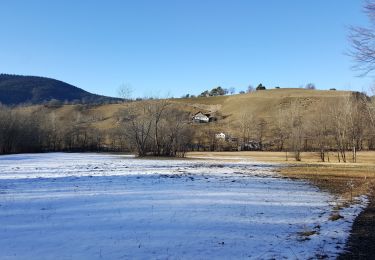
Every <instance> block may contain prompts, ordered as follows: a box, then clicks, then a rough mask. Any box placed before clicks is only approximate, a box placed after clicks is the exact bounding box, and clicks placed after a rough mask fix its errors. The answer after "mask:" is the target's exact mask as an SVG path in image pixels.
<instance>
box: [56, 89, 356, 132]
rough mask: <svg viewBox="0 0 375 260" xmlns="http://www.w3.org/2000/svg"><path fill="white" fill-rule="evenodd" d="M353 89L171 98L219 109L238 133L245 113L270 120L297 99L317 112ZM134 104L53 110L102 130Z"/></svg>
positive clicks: (189, 106) (193, 108) (225, 125)
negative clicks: (86, 120) (237, 126)
mask: <svg viewBox="0 0 375 260" xmlns="http://www.w3.org/2000/svg"><path fill="white" fill-rule="evenodd" d="M350 93H351V92H350V91H327V90H307V89H271V90H262V91H256V92H253V93H248V94H237V95H228V96H216V97H197V98H188V99H186V98H185V99H183V98H178V99H177V98H172V99H170V101H171V102H172V103H174V104H175V105H176V106H177V107H179V108H180V109H183V110H185V111H187V112H190V113H191V114H194V113H196V112H198V111H204V112H218V113H220V114H221V115H222V116H223V117H224V119H222V120H220V122H218V123H219V124H220V127H222V130H223V131H227V132H234V133H235V132H236V129H235V124H236V123H237V122H238V120H240V118H241V116H242V115H243V114H250V113H251V114H255V115H257V116H259V117H262V118H265V119H266V120H267V121H269V122H271V121H272V120H273V119H274V118H276V117H277V116H278V113H279V111H280V109H281V108H283V107H284V106H286V105H287V104H289V103H290V102H291V101H294V100H298V102H299V103H300V104H301V105H302V106H303V107H304V113H306V114H308V113H314V109H315V108H316V107H317V106H318V104H320V103H321V102H323V101H326V100H329V101H331V102H335V100H337V99H338V98H339V97H342V96H347V95H349V94H350ZM132 104H133V103H125V104H109V105H100V106H90V107H85V106H82V105H65V106H62V107H60V108H52V109H51V110H52V111H54V112H55V113H56V115H57V116H58V117H59V118H61V119H63V120H64V119H69V118H71V117H72V116H74V113H76V111H80V112H81V113H82V114H83V115H85V116H87V117H89V118H92V120H91V122H90V124H91V125H92V126H93V127H96V128H99V129H102V130H104V129H111V128H113V127H114V126H115V125H116V113H118V112H119V111H120V110H121V109H123V108H125V107H127V106H131V105H132Z"/></svg>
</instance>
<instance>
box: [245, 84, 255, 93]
mask: <svg viewBox="0 0 375 260" xmlns="http://www.w3.org/2000/svg"><path fill="white" fill-rule="evenodd" d="M254 91H255V88H254V87H253V86H252V85H249V86H248V87H247V90H246V92H247V93H253V92H254Z"/></svg>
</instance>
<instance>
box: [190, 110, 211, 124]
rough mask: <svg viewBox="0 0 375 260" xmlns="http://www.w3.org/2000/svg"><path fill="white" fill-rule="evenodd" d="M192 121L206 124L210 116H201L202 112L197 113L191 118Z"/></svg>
mask: <svg viewBox="0 0 375 260" xmlns="http://www.w3.org/2000/svg"><path fill="white" fill-rule="evenodd" d="M193 121H194V122H196V123H208V122H209V121H210V116H209V115H207V114H203V113H202V112H198V113H196V114H195V115H194V116H193Z"/></svg>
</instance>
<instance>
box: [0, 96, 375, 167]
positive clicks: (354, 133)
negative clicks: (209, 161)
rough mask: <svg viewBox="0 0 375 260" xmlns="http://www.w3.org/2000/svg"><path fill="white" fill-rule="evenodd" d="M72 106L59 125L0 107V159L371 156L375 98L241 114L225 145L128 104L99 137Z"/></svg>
mask: <svg viewBox="0 0 375 260" xmlns="http://www.w3.org/2000/svg"><path fill="white" fill-rule="evenodd" d="M85 111H87V108H86V107H85V106H77V107H75V109H74V110H73V112H71V113H69V116H67V117H66V118H64V119H62V118H60V117H58V116H57V113H56V110H55V109H51V108H49V107H41V106H39V107H21V108H17V109H11V108H8V107H5V106H0V154H8V153H27V152H50V151H69V152H83V151H115V152H132V153H136V154H138V155H139V156H146V155H153V156H184V155H185V154H186V152H188V151H190V150H194V149H195V150H212V151H214V150H238V149H241V150H262V151H269V150H273V151H285V152H287V153H289V154H290V153H292V154H293V157H294V158H295V159H296V160H297V161H299V160H301V154H302V152H304V151H315V152H318V153H319V154H320V158H321V160H322V161H329V160H330V154H331V156H332V153H335V156H336V157H337V159H338V160H339V161H341V162H347V161H353V162H355V161H356V158H357V151H360V150H366V149H370V150H373V149H375V134H374V133H375V104H374V99H373V98H370V97H368V96H366V95H364V94H361V93H358V92H355V93H350V94H348V95H346V96H341V97H335V98H334V99H329V98H322V99H321V101H320V102H318V103H316V105H314V106H313V109H312V110H311V109H309V110H308V112H307V113H306V108H305V104H304V103H303V99H298V98H296V99H293V100H290V102H289V103H283V104H281V105H280V107H279V108H278V110H277V114H276V115H272V117H269V118H267V117H260V116H259V115H257V114H251V113H242V114H241V115H240V116H239V117H238V120H237V122H235V123H232V125H231V126H230V131H229V132H230V134H231V136H232V137H233V138H231V139H230V140H226V141H223V140H218V139H217V138H216V134H217V133H219V132H221V131H223V128H221V127H222V125H221V124H222V123H221V122H220V120H219V121H218V122H214V123H209V124H205V125H200V126H197V125H195V124H193V123H192V122H191V115H190V114H189V112H187V111H184V110H182V109H181V108H180V107H178V106H177V105H176V103H172V102H171V101H169V100H147V101H142V102H130V103H126V104H123V107H122V108H121V109H120V110H119V112H118V113H117V114H116V115H115V118H116V122H117V123H116V125H115V126H113V127H111V128H109V129H108V128H105V130H101V129H100V128H99V127H96V126H94V125H93V122H95V119H93V118H91V117H92V115H91V116H89V115H88V113H86V112H85Z"/></svg>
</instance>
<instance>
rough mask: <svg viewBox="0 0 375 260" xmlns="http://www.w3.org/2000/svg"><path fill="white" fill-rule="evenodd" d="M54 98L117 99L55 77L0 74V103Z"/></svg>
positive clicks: (12, 103) (33, 101)
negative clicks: (90, 91)
mask: <svg viewBox="0 0 375 260" xmlns="http://www.w3.org/2000/svg"><path fill="white" fill-rule="evenodd" d="M53 99H55V100H58V101H61V102H64V101H68V102H72V101H76V102H84V103H103V102H108V101H114V100H116V99H115V98H110V97H104V96H99V95H95V94H92V93H89V92H87V91H85V90H83V89H80V88H77V87H75V86H72V85H70V84H67V83H65V82H62V81H59V80H55V79H50V78H44V77H35V76H18V75H7V74H0V103H2V104H5V105H18V104H24V103H31V104H41V103H43V102H48V101H50V100H53Z"/></svg>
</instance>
